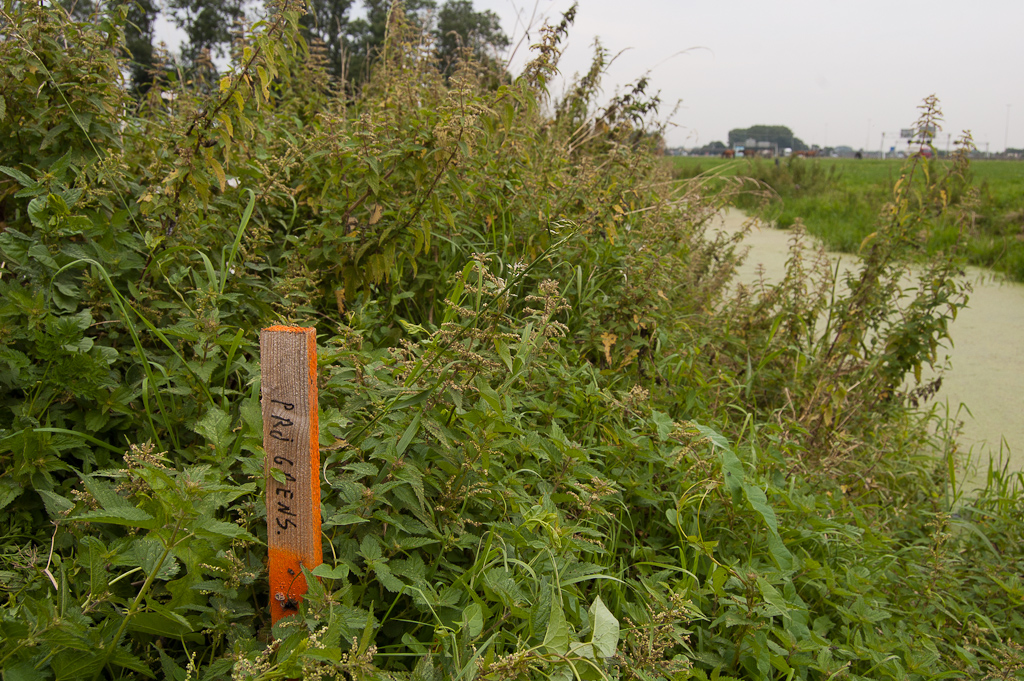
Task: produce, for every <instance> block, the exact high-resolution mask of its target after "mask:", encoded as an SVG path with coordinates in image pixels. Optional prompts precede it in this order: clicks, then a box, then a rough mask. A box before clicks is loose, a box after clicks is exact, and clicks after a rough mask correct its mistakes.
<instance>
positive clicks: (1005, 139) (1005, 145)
mask: <svg viewBox="0 0 1024 681" xmlns="http://www.w3.org/2000/svg"><path fill="white" fill-rule="evenodd" d="M1009 148H1010V105H1009V104H1007V105H1006V132H1005V133H1004V135H1003V153H1004V154H1005V153H1006V150H1007V149H1009Z"/></svg>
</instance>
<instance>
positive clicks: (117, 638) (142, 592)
mask: <svg viewBox="0 0 1024 681" xmlns="http://www.w3.org/2000/svg"><path fill="white" fill-rule="evenodd" d="M184 522H185V516H184V515H181V516H179V517H178V523H177V524H176V525H175V526H174V530H173V531H172V532H171V538H170V539H169V540H168V541H167V544H166V545H165V546H164V552H163V553H162V554H160V560H158V561H157V562H156V565H154V566H153V569H152V570H151V571H150V573H149V575H147V576H146V581H145V582H144V583H143V584H142V588H141V589H139V595H138V596H136V597H135V601H134V602H133V603H132V605H131V607H130V608H128V612H126V613H125V614H124V617H123V618H122V619H121V626H120V627H118V629H117V633H116V634H114V638H113V639H112V640H111V642H110V647H109V648H107V654H106V655H105V656H104V659H103V664H101V665H100V666H99V667H98V668H97V669H96V675H95V676H93V677H92V678H93V681H97V679H99V678H100V674H102V673H103V669H104V668H105V667H106V666H107V664H108V663H109V662H110V657H111V656H112V655H113V654H114V651H115V650H117V646H118V645H119V644H120V642H121V637H122V636H123V635H124V630H125V629H127V628H128V622H130V621H131V619H132V617H134V616H135V615H136V614H137V613H138V611H139V606H140V605H141V603H142V599H143V598H144V597H145V596H146V593H147V592H148V591H149V589H150V587H151V586H153V580H154V579H156V576H157V574H158V573H159V572H160V568H162V567H163V565H164V561H165V560H167V555H168V554H169V553H170V552H171V549H172V548H174V545H175V544H176V543H177V542H176V541H175V538H176V537H177V536H178V531H179V530H181V525H182V523H184Z"/></svg>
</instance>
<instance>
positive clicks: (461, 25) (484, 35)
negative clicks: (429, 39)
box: [435, 0, 509, 73]
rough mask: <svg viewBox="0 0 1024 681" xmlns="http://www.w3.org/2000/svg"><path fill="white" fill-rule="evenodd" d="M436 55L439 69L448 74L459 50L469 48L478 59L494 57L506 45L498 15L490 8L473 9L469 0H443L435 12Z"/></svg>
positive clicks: (506, 41)
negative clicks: (479, 10) (436, 12)
mask: <svg viewBox="0 0 1024 681" xmlns="http://www.w3.org/2000/svg"><path fill="white" fill-rule="evenodd" d="M435 34H436V35H437V56H438V58H439V60H440V62H441V69H442V71H444V72H445V73H449V72H450V71H451V69H452V65H453V64H454V63H455V62H456V61H457V60H458V59H459V56H460V52H461V51H462V50H463V49H470V50H472V51H473V53H474V54H476V55H477V57H478V58H479V59H481V60H482V61H485V62H486V61H492V60H494V59H496V57H497V54H496V53H497V52H498V51H499V50H502V49H505V48H506V47H508V45H509V40H508V36H506V35H505V32H504V31H502V30H501V23H500V21H499V19H498V15H497V14H495V13H494V12H492V11H491V10H486V11H483V12H477V11H476V10H474V9H473V3H472V1H471V0H447V2H445V3H444V6H443V7H441V11H440V12H439V13H438V15H437V28H436V29H435Z"/></svg>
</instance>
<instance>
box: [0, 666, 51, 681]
mask: <svg viewBox="0 0 1024 681" xmlns="http://www.w3.org/2000/svg"><path fill="white" fill-rule="evenodd" d="M47 678H48V676H47V675H46V674H43V673H42V672H41V671H39V670H37V669H36V667H35V664H33V663H32V662H29V661H25V662H16V663H14V664H9V665H7V666H6V667H4V670H3V679H4V681H46V679H47Z"/></svg>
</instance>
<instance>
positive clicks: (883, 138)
mask: <svg viewBox="0 0 1024 681" xmlns="http://www.w3.org/2000/svg"><path fill="white" fill-rule="evenodd" d="M878 150H879V151H880V152H882V160H883V161H884V160H885V133H884V132H883V133H882V145H881V146H880V147H878Z"/></svg>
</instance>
